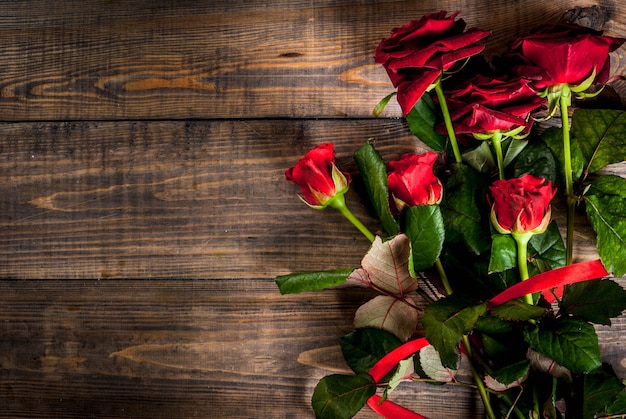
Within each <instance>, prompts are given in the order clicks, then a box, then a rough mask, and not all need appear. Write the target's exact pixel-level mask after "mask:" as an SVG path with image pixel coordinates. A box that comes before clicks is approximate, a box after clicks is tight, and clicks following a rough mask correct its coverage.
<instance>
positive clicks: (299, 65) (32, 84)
mask: <svg viewBox="0 0 626 419" xmlns="http://www.w3.org/2000/svg"><path fill="white" fill-rule="evenodd" d="M591 4H598V5H600V6H602V7H605V9H604V10H605V11H606V12H607V15H606V17H607V21H606V23H605V26H604V27H605V29H606V31H607V32H606V33H607V34H609V35H614V36H625V35H626V6H625V5H624V4H623V3H621V2H619V1H609V0H607V1H601V0H600V1H597V2H589V1H587V0H584V1H582V0H581V1H578V0H574V1H572V0H553V1H550V2H547V1H545V0H495V1H489V2H484V1H480V0H474V1H472V0H465V1H461V0H458V1H451V0H446V1H436V2H435V1H422V2H417V1H415V0H406V1H402V0H398V1H384V0H378V1H365V0H357V1H354V0H351V1H348V0H323V1H322V0H321V1H317V2H312V1H308V0H307V1H304V0H273V1H269V0H266V1H260V0H259V1H246V0H221V1H216V0H212V1H198V0H194V1H176V2H170V1H147V0H146V1H142V0H128V1H94V0H80V1H78V0H76V1H54V2H51V1H35V0H33V1H3V2H1V3H0V57H2V58H1V59H0V196H1V197H2V198H1V199H0V228H1V231H2V232H1V234H0V278H1V279H2V280H0V417H37V418H43V417H55V418H57V417H77V418H85V417H92V418H93V417H111V418H118V417H120V418H126V417H128V418H131V417H132V418H137V417H146V418H175V417H176V418H177V417H181V418H182V417H185V418H186V417H219V418H306V417H312V416H313V413H312V410H311V409H310V407H309V404H310V402H309V400H310V396H311V393H312V390H313V387H314V385H315V384H316V382H317V380H319V378H321V377H322V376H324V375H327V374H329V373H332V372H337V371H347V367H346V366H345V364H344V363H343V361H342V358H341V354H340V351H339V348H338V340H337V339H338V337H339V336H341V335H343V334H345V333H347V332H348V331H350V330H351V329H352V326H351V321H352V316H353V314H354V311H355V310H356V308H357V307H358V306H359V305H360V304H361V303H363V302H364V301H366V299H367V298H368V297H369V294H367V292H364V291H355V290H342V291H325V292H317V293H304V294H300V295H289V296H281V295H280V294H279V292H278V290H277V288H276V286H275V284H274V281H273V278H274V277H275V276H276V275H280V274H285V273H288V272H291V271H296V270H297V271H301V270H320V269H330V268H345V267H355V266H358V265H359V262H360V260H361V257H362V255H363V254H364V253H365V251H366V250H367V248H368V242H367V241H366V240H364V239H363V238H362V237H360V236H359V233H358V232H357V231H356V230H355V229H353V227H352V226H350V225H349V224H348V223H346V222H345V221H344V220H343V219H342V218H341V216H340V215H339V214H338V213H333V212H331V211H324V212H318V211H314V210H311V209H309V208H307V207H306V206H305V205H303V204H302V203H301V202H300V201H299V200H298V199H297V198H296V196H295V192H296V190H295V187H294V185H291V184H288V183H287V182H286V181H285V180H284V175H283V173H284V170H285V169H286V168H287V167H289V166H290V165H292V164H293V163H294V162H295V161H296V160H297V159H298V158H299V157H300V156H301V155H302V154H303V153H304V152H306V151H307V150H308V149H309V148H311V147H312V146H314V145H316V144H319V143H321V142H323V141H332V142H335V144H336V148H337V152H338V160H339V164H340V165H341V166H342V167H343V168H344V169H346V170H348V171H351V172H355V171H356V166H355V164H354V163H353V161H352V159H351V155H352V153H353V152H354V151H355V150H356V148H357V147H358V146H360V145H361V144H363V142H364V141H366V140H367V139H368V138H373V139H374V141H375V144H376V146H377V148H379V149H380V150H381V152H382V154H383V157H384V158H385V159H390V158H396V157H398V156H399V155H400V154H401V153H403V152H406V151H410V150H415V149H416V148H417V149H419V148H421V147H422V146H421V145H420V144H419V143H418V142H417V141H416V140H415V139H414V137H413V136H412V135H411V134H410V133H408V130H407V128H406V126H405V125H404V122H403V121H402V119H400V118H398V116H399V115H400V111H399V107H398V106H397V105H396V104H395V101H392V102H393V103H392V104H391V105H390V106H389V108H388V109H387V110H386V111H385V113H384V114H383V117H382V118H379V119H373V118H372V117H371V111H372V109H373V108H374V106H375V105H376V103H377V102H378V101H379V100H380V99H381V98H382V97H383V96H385V95H387V94H388V93H390V92H391V91H392V87H391V86H390V84H389V82H388V80H387V77H386V75H385V74H384V70H382V68H380V67H379V66H377V65H375V64H374V63H373V54H374V49H375V47H376V45H377V44H378V42H379V41H380V39H381V38H383V37H386V36H388V35H389V33H390V30H391V29H392V28H394V27H397V26H400V25H402V24H404V23H406V22H408V21H409V20H412V19H417V18H419V17H421V16H422V15H423V14H425V13H431V12H434V11H438V10H440V9H447V10H449V11H455V10H460V11H461V16H462V17H463V18H464V19H465V20H466V21H467V22H468V25H469V26H479V27H482V28H484V29H491V30H493V35H492V37H491V38H490V40H489V41H488V45H487V52H488V53H497V52H498V49H499V48H501V47H502V45H503V43H504V42H505V41H506V40H507V39H509V38H510V37H512V36H514V35H518V34H522V33H525V32H526V31H527V30H528V29H529V28H530V26H532V25H534V24H537V23H543V22H547V21H555V20H557V19H559V17H560V16H562V15H563V13H564V12H565V11H566V10H568V9H572V8H575V7H578V6H581V7H583V6H590V5H591ZM583 18H584V16H583ZM625 54H626V50H625V49H624V48H621V49H620V50H618V51H617V53H615V54H613V72H614V73H616V74H626V62H624V56H625ZM617 170H618V172H619V171H620V170H621V169H619V168H618V169H617ZM621 173H626V170H621ZM348 199H349V201H350V205H351V207H352V208H353V209H354V210H355V212H356V213H357V215H358V216H360V217H361V218H362V219H364V220H365V221H366V223H367V224H368V226H370V227H371V228H376V222H375V220H374V218H373V216H372V215H371V214H370V213H369V212H368V211H367V209H366V208H365V207H364V206H363V205H362V203H361V202H360V201H359V196H358V194H357V193H356V192H354V191H353V192H351V193H350V194H349V196H348ZM592 236H593V235H591V234H590V233H589V230H588V228H587V227H586V226H581V230H580V237H579V238H580V239H581V240H580V242H579V243H582V244H581V245H580V246H579V248H578V249H577V250H578V251H579V255H580V256H579V257H580V258H582V259H585V258H591V257H593V252H592V251H591V250H590V249H591V246H592V243H593V239H592ZM619 281H620V283H621V284H622V285H624V286H626V280H624V279H620V280H619ZM599 334H600V338H601V340H602V341H603V342H604V344H603V345H604V346H603V349H604V353H605V358H606V360H607V361H609V362H611V363H612V364H613V366H614V368H616V370H617V371H618V374H619V375H620V377H622V378H626V357H625V356H624V345H625V344H624V342H623V337H624V336H626V319H625V318H624V316H623V317H620V318H619V319H618V320H617V321H616V322H614V325H613V327H612V328H599ZM394 398H395V400H397V401H399V402H401V403H403V404H405V405H406V406H408V407H412V408H415V409H416V410H418V411H419V412H420V413H422V414H424V415H426V416H428V417H430V418H472V417H480V407H479V406H480V402H479V401H478V399H477V398H476V397H475V395H474V394H473V392H472V391H471V390H467V389H464V388H462V387H455V386H449V387H444V388H441V387H434V386H430V385H401V386H400V388H399V390H398V391H397V392H396V393H394ZM358 417H361V418H370V417H374V415H373V414H372V413H370V412H367V411H364V412H362V413H360V414H359V415H358Z"/></svg>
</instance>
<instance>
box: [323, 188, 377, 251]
mask: <svg viewBox="0 0 626 419" xmlns="http://www.w3.org/2000/svg"><path fill="white" fill-rule="evenodd" d="M337 198H339V196H335V199H333V200H332V201H331V203H330V204H328V205H330V206H331V207H333V208H335V209H336V210H338V211H339V212H340V213H341V215H343V216H344V217H346V218H347V219H348V221H350V222H351V223H352V225H354V226H355V227H356V228H357V229H358V230H359V231H360V232H361V233H363V235H364V236H365V237H367V238H368V240H369V241H371V242H373V241H374V238H375V237H374V235H373V234H372V232H371V231H369V230H368V229H367V227H365V226H364V225H363V223H362V222H361V221H359V219H358V218H356V217H355V216H354V214H352V212H351V211H350V210H349V209H348V206H347V205H346V201H345V199H344V197H343V196H341V197H340V198H341V199H337Z"/></svg>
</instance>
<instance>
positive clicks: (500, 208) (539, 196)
mask: <svg viewBox="0 0 626 419" xmlns="http://www.w3.org/2000/svg"><path fill="white" fill-rule="evenodd" d="M489 189H490V190H491V196H492V198H493V206H492V221H493V223H494V226H495V227H496V228H497V229H498V230H499V231H501V232H507V233H511V232H512V233H525V232H529V231H534V232H541V231H544V230H545V229H546V227H547V224H548V223H549V222H550V201H552V198H554V195H555V194H556V189H555V188H553V187H552V183H551V182H550V181H548V180H545V179H543V178H539V177H536V176H533V175H530V174H525V175H523V176H522V177H519V178H513V179H506V180H497V181H495V182H494V183H493V185H492V186H491V187H490V188H489Z"/></svg>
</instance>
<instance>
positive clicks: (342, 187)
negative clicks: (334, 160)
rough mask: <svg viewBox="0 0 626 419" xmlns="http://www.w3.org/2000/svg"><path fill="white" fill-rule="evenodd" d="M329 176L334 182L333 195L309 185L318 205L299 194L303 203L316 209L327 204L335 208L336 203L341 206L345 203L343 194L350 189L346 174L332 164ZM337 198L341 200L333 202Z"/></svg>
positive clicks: (320, 208)
mask: <svg viewBox="0 0 626 419" xmlns="http://www.w3.org/2000/svg"><path fill="white" fill-rule="evenodd" d="M331 177H332V179H333V183H334V184H335V194H334V195H332V196H329V195H326V194H325V193H323V192H320V191H318V190H317V189H314V188H313V187H311V186H310V185H309V190H310V191H311V194H312V195H313V197H314V198H315V200H316V201H317V202H319V203H320V205H315V204H311V203H310V202H308V201H307V200H306V198H304V197H303V196H301V195H299V196H298V197H299V198H300V200H301V201H302V202H304V203H305V204H307V205H308V206H309V207H311V208H314V209H316V210H323V209H324V208H326V207H328V206H330V207H333V208H336V207H337V205H339V206H341V205H342V204H343V205H345V198H344V195H345V194H346V192H348V190H349V189H350V182H349V181H348V179H347V178H346V176H345V175H344V174H343V173H342V172H341V170H339V168H338V167H337V166H336V165H334V164H333V166H332V170H331ZM338 200H339V201H341V202H335V201H338Z"/></svg>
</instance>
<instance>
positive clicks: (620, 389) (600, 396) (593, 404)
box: [582, 370, 626, 418]
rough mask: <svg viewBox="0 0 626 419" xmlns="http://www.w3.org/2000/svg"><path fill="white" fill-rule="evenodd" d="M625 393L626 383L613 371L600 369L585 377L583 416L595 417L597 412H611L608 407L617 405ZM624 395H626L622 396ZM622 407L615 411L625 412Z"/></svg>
mask: <svg viewBox="0 0 626 419" xmlns="http://www.w3.org/2000/svg"><path fill="white" fill-rule="evenodd" d="M623 393H624V384H622V382H621V381H620V380H619V379H618V378H617V377H615V374H613V371H603V370H600V371H598V372H596V373H595V374H588V375H585V376H584V377H583V394H584V398H583V409H582V410H583V416H582V417H583V418H593V417H595V416H594V415H595V414H596V413H602V414H605V413H609V412H607V410H608V409H610V408H611V406H613V407H617V406H616V402H617V399H618V397H619V396H620V394H623ZM622 397H624V396H622ZM624 412H626V410H624V409H620V410H618V411H615V413H624Z"/></svg>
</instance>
